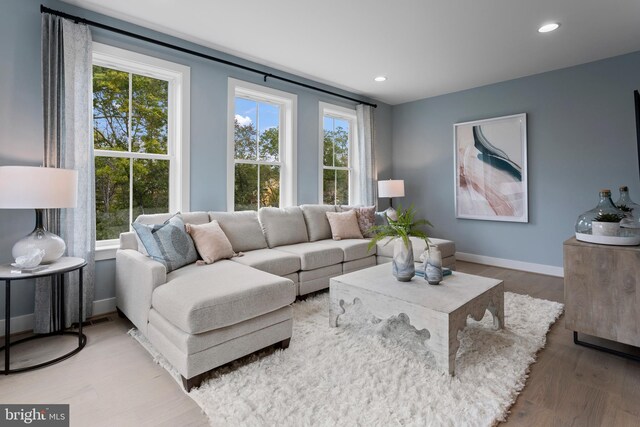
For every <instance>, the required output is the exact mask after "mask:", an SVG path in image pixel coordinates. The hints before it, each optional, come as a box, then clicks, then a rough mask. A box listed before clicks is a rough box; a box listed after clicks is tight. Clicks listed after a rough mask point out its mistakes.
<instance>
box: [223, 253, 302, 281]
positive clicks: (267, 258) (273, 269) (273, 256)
mask: <svg viewBox="0 0 640 427" xmlns="http://www.w3.org/2000/svg"><path fill="white" fill-rule="evenodd" d="M231 260H232V261H234V262H237V263H240V264H244V265H248V266H249V267H253V268H257V269H258V270H261V271H266V272H267V273H271V274H275V275H276V276H286V275H288V274H292V273H296V272H297V271H298V270H300V257H298V256H297V255H294V254H290V253H287V252H282V251H274V250H273V249H256V250H255V251H249V252H245V253H244V255H243V256H239V257H235V258H232V259H231Z"/></svg>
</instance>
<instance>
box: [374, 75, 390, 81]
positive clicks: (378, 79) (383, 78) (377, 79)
mask: <svg viewBox="0 0 640 427" xmlns="http://www.w3.org/2000/svg"><path fill="white" fill-rule="evenodd" d="M373 80H375V81H377V82H383V81H385V80H387V78H386V77H385V76H378V77H376V78H375V79H373Z"/></svg>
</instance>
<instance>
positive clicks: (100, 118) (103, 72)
mask: <svg viewBox="0 0 640 427" xmlns="http://www.w3.org/2000/svg"><path fill="white" fill-rule="evenodd" d="M168 90H169V84H168V82H166V81H164V80H158V79H154V78H151V77H146V76H140V75H136V74H130V73H127V72H123V71H118V70H114V69H111V68H106V67H100V66H94V67H93V124H94V132H93V137H94V148H95V149H96V150H110V151H119V152H131V153H147V154H168V145H167V143H168V141H167V127H168ZM95 189H96V193H95V194H96V238H97V240H106V239H116V238H118V236H119V234H120V233H121V232H125V231H129V222H130V219H131V218H133V219H135V218H136V217H137V216H138V215H140V214H143V213H145V214H149V213H159V212H168V210H169V160H166V159H133V158H127V157H115V156H108V155H106V156H102V155H98V156H96V158H95Z"/></svg>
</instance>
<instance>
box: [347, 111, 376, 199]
mask: <svg viewBox="0 0 640 427" xmlns="http://www.w3.org/2000/svg"><path fill="white" fill-rule="evenodd" d="M356 119H357V122H358V123H357V126H358V132H357V141H356V144H355V147H354V151H355V153H354V154H355V156H354V157H355V160H354V161H355V164H356V165H357V167H356V168H355V170H356V174H355V175H356V176H355V178H356V179H355V183H354V184H355V188H354V196H355V200H354V202H353V204H356V205H364V206H371V205H376V206H377V204H378V197H377V193H378V191H377V180H378V171H377V169H376V159H375V150H374V146H373V140H374V135H373V107H371V106H370V105H364V104H358V105H357V106H356Z"/></svg>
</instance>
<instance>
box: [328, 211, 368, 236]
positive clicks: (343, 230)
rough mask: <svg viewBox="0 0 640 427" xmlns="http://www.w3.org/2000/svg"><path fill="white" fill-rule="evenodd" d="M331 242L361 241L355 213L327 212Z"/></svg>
mask: <svg viewBox="0 0 640 427" xmlns="http://www.w3.org/2000/svg"><path fill="white" fill-rule="evenodd" d="M326 215H327V219H328V220H329V225H330V226H331V235H332V236H333V240H342V239H362V233H361V232H360V227H359V226H358V217H357V215H356V211H347V212H327V214H326Z"/></svg>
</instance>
